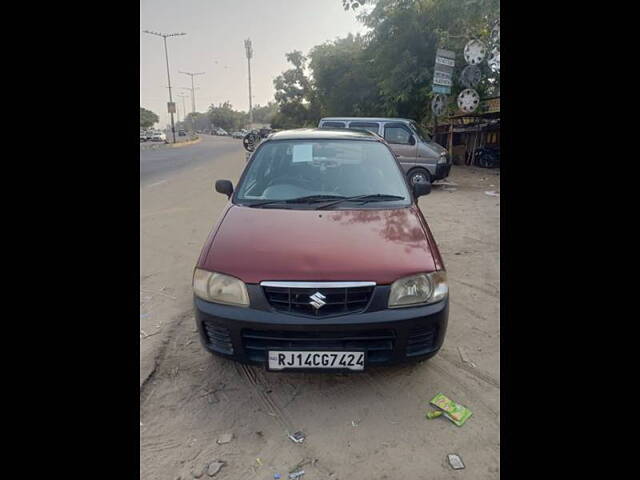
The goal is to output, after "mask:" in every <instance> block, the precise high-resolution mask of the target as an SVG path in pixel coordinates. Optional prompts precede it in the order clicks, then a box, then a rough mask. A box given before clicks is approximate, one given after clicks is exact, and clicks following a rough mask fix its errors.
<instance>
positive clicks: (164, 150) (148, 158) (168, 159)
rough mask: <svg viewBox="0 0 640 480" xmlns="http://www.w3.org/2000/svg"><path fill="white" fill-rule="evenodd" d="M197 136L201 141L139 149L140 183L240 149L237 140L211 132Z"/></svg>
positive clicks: (160, 178) (162, 178)
mask: <svg viewBox="0 0 640 480" xmlns="http://www.w3.org/2000/svg"><path fill="white" fill-rule="evenodd" d="M200 138H202V141H201V142H199V143H195V144H192V145H185V146H181V147H173V148H172V147H169V146H167V145H163V146H160V147H159V148H154V149H150V150H140V185H141V186H142V185H143V184H147V183H148V182H151V181H155V182H157V181H162V180H166V179H167V178H169V177H171V176H172V175H173V174H174V173H176V172H178V171H181V170H185V169H188V168H191V167H196V166H198V165H202V164H203V163H207V162H211V161H215V159H216V158H217V157H220V156H222V155H226V154H228V153H231V152H239V151H242V152H244V149H243V148H242V143H241V142H240V140H236V139H232V138H230V137H216V136H212V135H200ZM240 158H244V156H242V157H240Z"/></svg>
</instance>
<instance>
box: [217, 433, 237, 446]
mask: <svg viewBox="0 0 640 480" xmlns="http://www.w3.org/2000/svg"><path fill="white" fill-rule="evenodd" d="M231 440H233V433H223V434H222V435H220V436H219V437H218V440H217V443H218V445H224V444H225V443H229V442H230V441H231Z"/></svg>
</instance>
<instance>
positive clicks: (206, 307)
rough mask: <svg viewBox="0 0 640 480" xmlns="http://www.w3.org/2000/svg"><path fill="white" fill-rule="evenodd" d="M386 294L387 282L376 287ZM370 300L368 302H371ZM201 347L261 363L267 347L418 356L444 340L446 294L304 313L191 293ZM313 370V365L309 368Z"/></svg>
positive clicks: (374, 359) (371, 357)
mask: <svg viewBox="0 0 640 480" xmlns="http://www.w3.org/2000/svg"><path fill="white" fill-rule="evenodd" d="M377 289H380V290H382V291H381V292H378V294H379V295H382V296H384V295H386V296H387V297H386V298H388V289H389V287H388V286H387V287H377ZM370 305H371V304H370ZM194 308H195V314H196V315H195V318H196V325H197V328H198V332H199V335H200V340H201V342H202V345H203V346H204V348H205V349H206V350H207V351H209V352H211V353H214V354H217V355H220V356H223V357H226V358H230V359H233V360H236V361H239V362H242V363H248V364H254V365H266V361H267V352H268V350H309V351H335V350H337V351H362V350H363V351H365V352H366V362H365V369H366V367H367V366H375V365H391V364H396V363H401V362H406V361H412V360H422V359H426V358H429V357H432V356H433V355H435V354H436V353H437V352H438V350H439V349H440V347H441V346H442V343H443V341H444V337H445V333H446V330H447V322H448V315H449V299H448V298H447V299H445V300H443V301H441V302H438V303H434V304H431V305H426V306H420V307H406V308H394V309H379V310H376V311H369V310H365V311H364V312H360V313H352V314H344V315H338V316H333V317H307V316H298V315H292V314H288V313H281V312H278V311H275V310H274V309H265V310H262V309H254V308H242V307H233V306H226V305H220V304H216V303H210V302H206V301H204V300H201V299H199V298H194ZM314 370H316V371H317V369H314Z"/></svg>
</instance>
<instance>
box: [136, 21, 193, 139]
mask: <svg viewBox="0 0 640 480" xmlns="http://www.w3.org/2000/svg"><path fill="white" fill-rule="evenodd" d="M143 32H144V33H148V34H149V35H155V36H157V37H162V39H163V40H164V56H165V58H166V60H167V82H168V83H169V105H167V109H168V110H169V113H170V114H171V133H172V135H173V143H176V127H175V125H174V123H173V113H174V111H175V104H174V103H173V98H172V97H171V76H170V75H169V53H168V51H167V37H178V36H181V35H186V33H159V32H151V31H149V30H143Z"/></svg>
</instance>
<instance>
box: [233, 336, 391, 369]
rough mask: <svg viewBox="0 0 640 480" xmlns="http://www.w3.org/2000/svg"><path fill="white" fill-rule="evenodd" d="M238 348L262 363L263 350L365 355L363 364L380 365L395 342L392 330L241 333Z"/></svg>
mask: <svg viewBox="0 0 640 480" xmlns="http://www.w3.org/2000/svg"><path fill="white" fill-rule="evenodd" d="M241 335H242V345H243V347H244V349H245V352H246V354H247V356H248V357H249V358H250V359H251V360H253V361H257V362H264V361H266V358H267V350H278V349H282V350H296V349H299V350H317V351H324V350H342V351H349V350H354V351H360V350H364V351H366V352H367V363H376V362H384V361H388V360H390V359H391V355H392V353H393V346H394V343H395V333H394V332H393V330H371V331H357V332H349V331H343V332H318V331H315V332H309V331H299V332H297V331H271V330H249V329H245V330H242V334H241Z"/></svg>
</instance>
